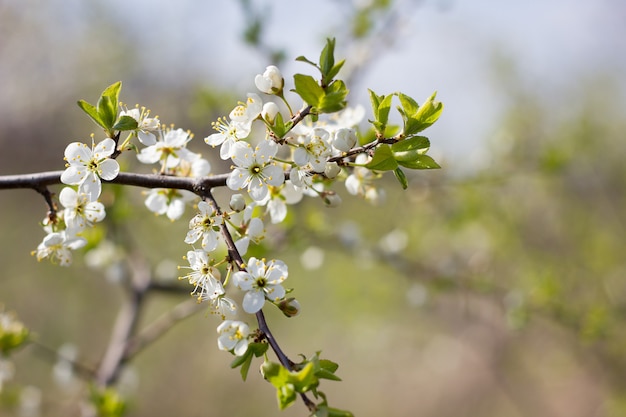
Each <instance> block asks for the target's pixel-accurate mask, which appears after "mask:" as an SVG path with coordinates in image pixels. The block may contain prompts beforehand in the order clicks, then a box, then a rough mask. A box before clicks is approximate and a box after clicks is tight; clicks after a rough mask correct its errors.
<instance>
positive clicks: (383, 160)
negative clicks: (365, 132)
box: [365, 145, 398, 171]
mask: <svg viewBox="0 0 626 417" xmlns="http://www.w3.org/2000/svg"><path fill="white" fill-rule="evenodd" d="M365 167H366V168H369V169H371V170H374V171H391V170H393V169H396V168H397V167H398V162H396V160H395V158H394V157H393V153H392V152H391V146H389V145H380V146H378V147H377V148H376V152H375V153H374V156H373V157H372V160H371V161H370V162H369V163H368V164H367V165H365Z"/></svg>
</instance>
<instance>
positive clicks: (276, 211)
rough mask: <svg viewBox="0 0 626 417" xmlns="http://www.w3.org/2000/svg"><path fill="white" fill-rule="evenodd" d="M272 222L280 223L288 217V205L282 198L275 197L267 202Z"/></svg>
mask: <svg viewBox="0 0 626 417" xmlns="http://www.w3.org/2000/svg"><path fill="white" fill-rule="evenodd" d="M267 209H268V211H269V213H270V218H271V219H272V223H274V224H276V223H280V222H282V221H283V220H285V217H287V205H286V204H285V202H284V201H282V200H280V199H275V200H272V201H270V202H269V203H268V204H267Z"/></svg>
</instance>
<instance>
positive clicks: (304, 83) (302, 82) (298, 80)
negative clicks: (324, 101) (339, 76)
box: [293, 74, 324, 107]
mask: <svg viewBox="0 0 626 417" xmlns="http://www.w3.org/2000/svg"><path fill="white" fill-rule="evenodd" d="M293 80H294V84H295V87H296V88H295V90H294V91H295V92H296V93H297V94H298V95H299V96H300V97H302V100H304V101H305V102H306V103H307V104H310V105H311V106H313V107H317V105H318V104H319V102H320V99H321V98H322V97H323V96H324V90H323V89H322V87H320V86H319V84H318V83H317V81H315V79H314V78H313V77H311V76H310V75H304V74H296V75H294V76H293Z"/></svg>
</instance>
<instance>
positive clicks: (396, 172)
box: [393, 167, 409, 190]
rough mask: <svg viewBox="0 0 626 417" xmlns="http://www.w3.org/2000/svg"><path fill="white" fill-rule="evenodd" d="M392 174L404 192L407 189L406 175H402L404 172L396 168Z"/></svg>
mask: <svg viewBox="0 0 626 417" xmlns="http://www.w3.org/2000/svg"><path fill="white" fill-rule="evenodd" d="M393 173H394V175H395V176H396V179H397V180H398V182H399V183H400V185H401V186H402V189H403V190H406V189H407V188H408V187H409V181H408V180H407V179H406V175H404V171H402V168H400V167H398V168H396V169H394V170H393Z"/></svg>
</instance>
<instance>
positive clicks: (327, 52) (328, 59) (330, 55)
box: [320, 38, 335, 81]
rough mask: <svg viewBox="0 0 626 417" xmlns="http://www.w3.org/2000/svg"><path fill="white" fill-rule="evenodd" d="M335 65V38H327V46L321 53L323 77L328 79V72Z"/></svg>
mask: <svg viewBox="0 0 626 417" xmlns="http://www.w3.org/2000/svg"><path fill="white" fill-rule="evenodd" d="M334 66H335V39H334V38H333V39H330V38H329V39H326V46H324V49H322V53H321V54H320V71H321V72H322V78H323V79H324V80H325V81H329V80H327V77H328V74H329V73H330V71H331V70H332V69H333V67H334Z"/></svg>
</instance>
